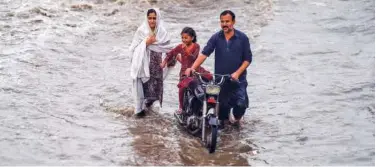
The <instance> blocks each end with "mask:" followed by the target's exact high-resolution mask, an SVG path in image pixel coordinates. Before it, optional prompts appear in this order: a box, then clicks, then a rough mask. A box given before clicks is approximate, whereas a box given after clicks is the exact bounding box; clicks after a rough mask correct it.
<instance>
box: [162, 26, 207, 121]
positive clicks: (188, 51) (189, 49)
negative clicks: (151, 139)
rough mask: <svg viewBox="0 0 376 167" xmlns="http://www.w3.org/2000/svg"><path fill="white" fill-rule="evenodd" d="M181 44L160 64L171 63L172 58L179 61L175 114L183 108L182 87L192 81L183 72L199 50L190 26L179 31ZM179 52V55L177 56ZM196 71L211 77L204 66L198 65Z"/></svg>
mask: <svg viewBox="0 0 376 167" xmlns="http://www.w3.org/2000/svg"><path fill="white" fill-rule="evenodd" d="M180 35H181V40H182V44H179V45H178V46H176V47H175V48H174V49H173V50H171V51H170V52H168V53H167V56H166V58H165V59H164V61H163V62H162V64H161V67H162V68H164V67H165V66H166V64H167V63H168V65H170V64H173V63H171V62H173V61H174V60H178V61H179V62H180V63H181V69H180V74H179V76H180V77H179V81H180V82H179V84H178V88H179V109H178V111H177V114H181V112H182V108H183V95H184V89H185V88H186V87H187V86H188V83H189V82H190V81H192V80H193V79H192V78H188V77H185V75H184V72H185V70H186V69H187V68H189V67H191V66H192V65H193V63H194V62H195V60H196V59H197V57H198V54H199V51H200V45H199V44H197V43H196V42H197V36H196V32H195V31H194V30H193V29H192V28H191V27H185V28H184V29H183V30H182V32H181V34H180ZM179 54H180V56H178V55H179ZM197 72H199V73H207V74H209V75H207V76H205V77H206V78H207V79H211V76H210V73H209V72H208V71H206V70H205V69H204V68H202V67H200V68H199V69H198V70H197Z"/></svg>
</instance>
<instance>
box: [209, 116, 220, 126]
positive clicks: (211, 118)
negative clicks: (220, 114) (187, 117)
mask: <svg viewBox="0 0 376 167" xmlns="http://www.w3.org/2000/svg"><path fill="white" fill-rule="evenodd" d="M209 125H218V119H217V118H215V117H210V119H209Z"/></svg>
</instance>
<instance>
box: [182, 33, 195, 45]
mask: <svg viewBox="0 0 376 167" xmlns="http://www.w3.org/2000/svg"><path fill="white" fill-rule="evenodd" d="M181 41H182V42H183V43H184V44H186V45H190V44H191V43H192V41H193V37H191V36H190V35H189V34H187V33H182V34H181Z"/></svg>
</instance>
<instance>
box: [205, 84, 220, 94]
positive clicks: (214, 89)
mask: <svg viewBox="0 0 376 167" xmlns="http://www.w3.org/2000/svg"><path fill="white" fill-rule="evenodd" d="M220 91H221V87H219V86H216V85H208V86H206V93H207V94H209V95H218V94H219V92H220Z"/></svg>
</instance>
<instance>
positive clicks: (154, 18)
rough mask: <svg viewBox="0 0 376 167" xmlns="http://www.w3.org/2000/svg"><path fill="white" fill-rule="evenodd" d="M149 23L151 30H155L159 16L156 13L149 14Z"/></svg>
mask: <svg viewBox="0 0 376 167" xmlns="http://www.w3.org/2000/svg"><path fill="white" fill-rule="evenodd" d="M148 23H149V26H150V28H151V29H154V28H155V26H156V25H157V15H156V14H155V13H149V15H148Z"/></svg>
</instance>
